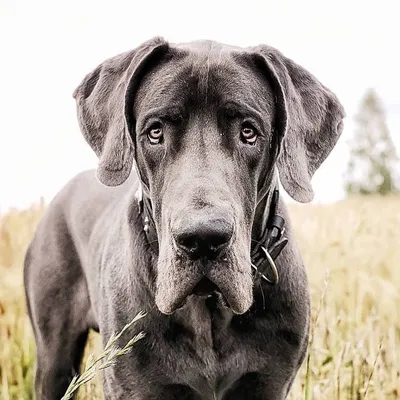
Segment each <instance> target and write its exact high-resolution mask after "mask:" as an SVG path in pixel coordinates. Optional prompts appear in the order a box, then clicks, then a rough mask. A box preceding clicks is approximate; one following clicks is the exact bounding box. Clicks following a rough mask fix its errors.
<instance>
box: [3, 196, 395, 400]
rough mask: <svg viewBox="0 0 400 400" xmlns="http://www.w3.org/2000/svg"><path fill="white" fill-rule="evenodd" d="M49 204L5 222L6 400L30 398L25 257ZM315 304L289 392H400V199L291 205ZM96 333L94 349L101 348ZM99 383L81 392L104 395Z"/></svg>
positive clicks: (297, 395) (326, 398)
mask: <svg viewBox="0 0 400 400" xmlns="http://www.w3.org/2000/svg"><path fill="white" fill-rule="evenodd" d="M43 209H44V205H43V203H41V204H39V205H37V206H33V207H31V208H30V209H28V210H25V211H10V212H9V213H7V214H6V215H3V216H1V219H0V399H1V400H11V399H12V400H17V399H18V400H20V399H23V400H25V399H31V398H32V379H33V365H34V358H35V354H34V345H33V341H32V332H31V329H30V326H29V322H28V319H27V316H26V310H25V300H24V295H23V287H22V262H23V257H24V251H25V249H26V246H27V244H28V242H29V240H30V238H31V236H32V234H33V232H34V229H35V226H36V223H37V221H38V219H39V217H40V215H41V214H42V212H43ZM291 214H292V218H293V221H294V224H295V227H296V231H297V238H298V241H299V244H300V248H301V250H302V254H303V257H304V261H305V263H306V266H307V270H308V275H309V281H310V286H311V295H312V302H313V329H312V335H311V341H310V346H309V358H308V360H307V362H306V363H304V365H303V367H302V369H301V372H300V373H299V375H298V377H297V379H296V381H295V384H294V386H293V390H292V394H291V397H290V399H292V400H293V399H321V400H330V399H335V400H336V399H365V398H368V399H371V400H372V399H382V400H383V399H399V398H400V198H399V197H397V198H396V197H387V198H353V199H348V200H345V201H343V202H340V203H337V204H334V205H324V206H322V205H321V206H316V205H292V206H291ZM99 346H100V344H99V338H98V337H97V336H95V335H92V336H91V339H90V346H89V347H90V349H88V351H91V350H92V349H94V351H95V352H96V351H99ZM100 393H101V391H100V388H99V385H98V381H97V380H94V381H92V382H90V383H89V384H88V385H87V386H86V387H85V388H84V389H83V390H81V392H80V394H79V398H80V399H88V400H89V399H99V398H101V395H100Z"/></svg>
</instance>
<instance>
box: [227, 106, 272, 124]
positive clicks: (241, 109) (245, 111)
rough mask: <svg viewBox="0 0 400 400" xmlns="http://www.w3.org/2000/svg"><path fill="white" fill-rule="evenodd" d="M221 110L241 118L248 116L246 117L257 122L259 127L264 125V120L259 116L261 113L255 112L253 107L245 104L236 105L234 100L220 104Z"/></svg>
mask: <svg viewBox="0 0 400 400" xmlns="http://www.w3.org/2000/svg"><path fill="white" fill-rule="evenodd" d="M221 108H222V109H224V110H227V111H230V112H234V113H236V114H240V115H242V116H245V117H246V116H248V117H252V118H254V119H255V120H257V122H258V123H259V124H261V125H264V124H265V123H264V122H265V121H264V118H263V117H262V115H261V112H260V111H258V110H256V109H255V108H254V107H252V106H250V105H248V104H245V103H238V102H237V101H234V100H229V101H226V102H224V103H223V104H222V106H221Z"/></svg>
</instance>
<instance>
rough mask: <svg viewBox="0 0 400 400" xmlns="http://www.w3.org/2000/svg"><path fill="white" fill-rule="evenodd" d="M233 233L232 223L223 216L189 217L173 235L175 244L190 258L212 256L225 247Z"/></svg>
mask: <svg viewBox="0 0 400 400" xmlns="http://www.w3.org/2000/svg"><path fill="white" fill-rule="evenodd" d="M232 235H233V223H230V222H229V221H227V220H226V219H225V218H218V217H217V218H209V217H206V218H204V217H203V218H201V217H200V218H199V217H198V218H191V219H190V221H188V223H186V224H185V225H184V226H183V227H181V228H180V229H179V231H178V232H176V234H175V235H174V237H175V242H176V244H177V246H178V247H179V248H180V249H181V250H183V251H184V252H185V253H186V254H187V255H188V256H189V257H191V258H199V257H208V258H213V257H216V256H217V255H218V254H220V253H221V251H222V250H223V249H225V248H226V247H227V246H228V244H229V241H230V240H231V238H232Z"/></svg>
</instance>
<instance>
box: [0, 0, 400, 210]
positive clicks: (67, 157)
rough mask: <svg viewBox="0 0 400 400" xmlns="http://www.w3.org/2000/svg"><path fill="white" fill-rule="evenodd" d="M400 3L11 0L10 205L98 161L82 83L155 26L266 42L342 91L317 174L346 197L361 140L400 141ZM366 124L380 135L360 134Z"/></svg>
mask: <svg viewBox="0 0 400 400" xmlns="http://www.w3.org/2000/svg"><path fill="white" fill-rule="evenodd" d="M398 7H399V4H398V1H396V0H391V1H390V0H381V1H365V0H352V1H347V0H337V1H335V2H329V1H320V0H302V1H299V0H283V1H282V0H281V1H277V0H276V1H270V0H264V1H253V0H249V1H246V2H243V1H236V0H233V1H215V0H204V1H198V2H190V1H186V2H184V1H154V0H148V1H120V0H114V1H112V2H105V1H94V0H93V1H91V0H86V1H76V0H71V1H68V2H55V1H45V0H35V1H31V0H0V37H1V48H0V49H1V59H2V62H1V66H0V68H1V74H0V89H1V90H0V109H1V129H0V134H1V142H0V188H1V195H0V210H3V211H5V210H7V209H8V208H9V207H11V206H19V207H21V206H27V205H29V204H30V203H31V202H32V201H35V200H37V199H39V198H40V196H44V198H45V199H46V200H49V199H51V198H52V196H54V194H55V193H56V192H57V191H58V190H59V188H60V187H61V186H62V185H63V184H64V183H65V182H66V180H68V179H69V178H70V177H72V176H73V175H74V174H75V173H77V172H79V171H81V170H83V169H86V168H92V167H95V166H96V163H97V159H96V157H95V155H94V154H93V153H92V151H91V149H90V148H89V146H88V145H87V144H86V142H84V140H83V138H82V137H81V134H80V131H79V128H78V124H77V120H76V112H75V101H74V99H73V98H72V92H73V90H74V89H75V87H76V86H77V85H78V84H79V83H80V81H81V80H82V79H83V77H84V76H85V74H86V73H88V72H89V71H91V70H92V69H93V68H94V67H95V66H97V65H98V64H99V63H100V62H102V61H103V60H104V59H106V58H108V57H111V56H114V55H116V54H118V53H120V52H124V51H127V50H130V49H132V48H134V47H136V46H137V45H139V44H140V43H141V42H142V41H145V40H146V39H148V38H150V37H152V36H155V35H161V36H164V37H165V38H166V39H167V40H169V41H171V42H182V41H183V42H184V41H189V40H195V39H213V40H217V41H221V42H225V43H229V44H235V45H239V46H248V45H256V44H259V43H266V44H269V45H271V46H274V47H277V48H278V49H279V50H281V51H282V52H283V53H284V54H285V55H286V56H288V57H290V58H292V59H293V60H295V61H296V62H297V63H299V64H301V65H302V66H304V67H305V68H306V69H308V70H309V71H310V72H312V73H313V74H314V75H315V76H316V77H317V78H318V79H319V80H320V81H321V82H322V83H324V84H325V85H326V86H328V87H329V88H330V89H332V90H333V91H334V92H335V93H336V94H337V95H338V97H339V99H340V100H341V102H342V103H343V105H344V106H345V109H346V112H347V118H346V120H345V129H344V134H343V137H342V138H341V139H340V141H339V144H338V145H337V147H336V148H335V149H334V151H333V153H332V155H331V156H330V157H329V158H328V161H326V163H325V164H324V165H323V166H322V168H321V169H320V170H319V171H318V172H317V175H316V177H315V179H314V188H315V192H316V198H315V201H316V202H320V201H322V202H331V201H335V200H338V199H341V198H343V196H344V195H345V188H346V182H345V178H346V176H347V168H348V162H349V155H350V154H351V149H352V147H351V144H352V145H353V147H354V146H356V147H358V146H360V145H361V146H362V147H363V148H364V149H365V151H366V152H367V153H368V152H372V151H375V152H378V153H380V152H382V151H383V149H382V148H381V147H380V146H375V144H376V143H377V141H382V140H386V142H385V143H386V144H385V146H384V147H385V149H386V147H387V146H390V148H391V149H392V150H393V151H394V147H393V146H397V147H398V148H399V147H400V135H399V130H400V96H399V92H400V80H399V77H398V73H399V71H400V57H399V50H398V43H397V41H398V40H399V38H400V24H399V23H398V16H399V8H398ZM366 97H367V99H366ZM365 101H366V102H367V103H368V104H363V102H365ZM378 109H379V111H378ZM360 113H362V115H361V118H362V119H363V120H365V121H364V122H363V123H362V124H361V126H360V123H359V121H357V117H358V116H359V114H360ZM369 120H371V121H372V120H373V126H372V125H370V124H369ZM370 128H371V129H373V130H374V131H373V132H372V131H371V132H366V130H368V129H370ZM356 133H358V134H359V137H360V136H363V135H364V136H366V135H368V136H369V137H368V139H367V138H364V139H362V138H360V139H356V143H354V141H353V142H351V140H352V139H354V136H355V134H356ZM390 134H391V137H392V142H393V144H392V143H390V139H389V137H388V136H389V135H390ZM384 138H386V139H384ZM361 142H362V143H361ZM364 142H365V144H364ZM389 143H390V144H389ZM366 146H369V147H366ZM358 150H359V149H357V151H358ZM357 151H356V152H357ZM386 151H387V152H389V149H386ZM367 156H368V154H367ZM385 157H386V158H387V157H388V155H387V154H386V155H385ZM389 158H391V159H393V157H389ZM364 161H365V160H364ZM386 161H387V165H388V166H389V165H390V167H391V168H393V160H391V161H390V162H389V160H386ZM356 164H360V165H355V166H354V165H353V168H352V169H357V171H353V170H352V171H351V173H350V175H351V178H352V179H353V177H354V176H357V177H361V178H365V177H366V176H368V175H369V170H368V166H365V165H364V162H362V163H357V160H356ZM375 169H379V166H376V167H375ZM374 179H378V178H376V177H375V178H374ZM378 181H379V179H378ZM375 184H376V182H375Z"/></svg>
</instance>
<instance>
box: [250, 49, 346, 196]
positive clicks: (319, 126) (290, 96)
mask: <svg viewBox="0 0 400 400" xmlns="http://www.w3.org/2000/svg"><path fill="white" fill-rule="evenodd" d="M252 50H253V51H255V53H256V57H257V58H258V60H257V61H258V62H257V63H264V68H266V69H267V72H268V79H269V81H270V83H271V86H272V88H273V90H274V92H275V97H276V117H275V118H276V121H275V131H276V133H275V135H278V141H279V143H278V147H280V154H279V156H278V159H277V165H278V170H279V178H280V181H281V183H282V185H283V187H284V188H285V190H286V191H287V192H288V194H289V195H290V196H291V197H292V198H293V199H294V200H296V201H299V202H302V203H306V202H309V201H311V200H312V199H313V197H314V192H313V189H312V186H311V178H312V176H313V175H314V173H315V171H316V170H317V169H318V168H319V167H320V165H321V164H322V162H323V161H324V160H325V159H326V157H327V156H328V155H329V153H330V152H331V150H332V149H333V147H334V146H335V144H336V142H337V140H338V139H339V136H340V134H341V133H342V129H343V122H342V120H343V118H344V117H345V112H344V110H343V107H342V105H341V104H340V102H339V100H338V99H337V97H336V96H335V95H334V94H333V93H332V92H331V91H330V90H329V89H327V88H326V87H325V86H323V85H322V84H321V83H320V82H319V81H318V80H317V79H316V78H315V77H314V76H313V75H312V74H310V73H309V72H308V71H306V70H305V69H304V68H302V67H301V66H299V65H297V64H295V63H294V62H293V61H292V60H289V59H288V58H286V57H284V56H283V55H282V54H281V53H280V52H279V51H278V50H276V49H274V48H272V47H269V46H266V45H262V46H258V47H256V48H253V49H252Z"/></svg>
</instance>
